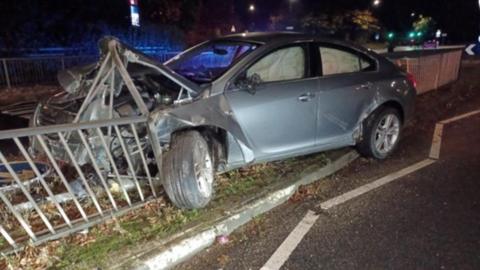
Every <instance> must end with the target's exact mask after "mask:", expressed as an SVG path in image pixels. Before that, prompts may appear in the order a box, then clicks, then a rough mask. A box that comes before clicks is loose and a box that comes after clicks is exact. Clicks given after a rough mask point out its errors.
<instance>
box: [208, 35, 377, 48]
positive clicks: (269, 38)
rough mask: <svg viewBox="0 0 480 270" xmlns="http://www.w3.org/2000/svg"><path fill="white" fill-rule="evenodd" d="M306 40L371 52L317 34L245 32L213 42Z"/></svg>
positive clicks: (285, 41)
mask: <svg viewBox="0 0 480 270" xmlns="http://www.w3.org/2000/svg"><path fill="white" fill-rule="evenodd" d="M304 40H313V41H316V42H325V43H331V44H337V45H342V46H347V47H352V48H356V49H357V50H360V51H370V50H367V49H366V48H364V47H361V46H358V45H357V44H354V43H351V42H348V41H344V40H338V39H332V38H328V37H324V36H321V35H315V34H307V33H300V32H245V33H240V34H233V35H226V36H222V37H218V38H216V39H214V40H213V41H244V42H252V43H259V44H262V45H268V44H271V43H278V42H281V43H293V42H295V41H304Z"/></svg>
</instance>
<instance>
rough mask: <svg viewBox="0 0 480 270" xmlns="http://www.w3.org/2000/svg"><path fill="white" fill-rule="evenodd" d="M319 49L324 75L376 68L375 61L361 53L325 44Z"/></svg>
mask: <svg viewBox="0 0 480 270" xmlns="http://www.w3.org/2000/svg"><path fill="white" fill-rule="evenodd" d="M319 51H320V57H321V59H322V63H321V65H322V74H323V75H324V76H326V75H335V74H346V73H354V72H361V71H372V70H375V63H374V62H373V61H372V60H370V59H368V58H367V57H362V56H360V55H359V54H356V53H353V52H350V51H347V50H342V49H339V48H331V47H325V46H320V47H319Z"/></svg>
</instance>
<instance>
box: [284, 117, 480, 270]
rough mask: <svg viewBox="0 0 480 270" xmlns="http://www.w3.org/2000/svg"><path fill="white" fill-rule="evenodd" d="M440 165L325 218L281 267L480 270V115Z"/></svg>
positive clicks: (453, 130) (453, 136)
mask: <svg viewBox="0 0 480 270" xmlns="http://www.w3.org/2000/svg"><path fill="white" fill-rule="evenodd" d="M444 134H445V135H444V138H443V143H442V152H441V159H440V161H439V162H437V163H434V164H433V165H431V166H429V167H426V168H424V169H422V170H420V171H417V172H415V173H413V174H411V175H409V176H406V177H403V178H400V179H398V180H396V181H395V182H393V183H390V184H387V185H385V186H383V187H381V188H379V189H377V190H375V191H372V192H371V193H368V194H366V195H364V196H360V197H358V198H356V199H353V200H351V201H349V202H347V203H345V204H344V205H341V206H338V207H336V208H334V209H332V210H331V211H329V212H327V213H328V214H329V215H330V216H328V217H320V218H319V219H318V221H317V222H316V223H315V225H314V226H313V228H312V229H311V230H310V231H309V233H308V234H307V235H306V236H305V238H304V239H303V241H302V242H301V244H300V245H299V246H298V247H297V248H296V249H295V251H294V252H293V253H292V255H291V256H290V258H289V259H288V260H287V262H286V263H285V264H284V266H283V267H282V269H480V196H479V194H480V135H479V134H480V117H479V116H476V117H472V118H470V119H466V120H462V121H460V122H458V123H455V124H451V125H449V126H447V128H446V129H445V133H444Z"/></svg>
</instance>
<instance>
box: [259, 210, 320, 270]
mask: <svg viewBox="0 0 480 270" xmlns="http://www.w3.org/2000/svg"><path fill="white" fill-rule="evenodd" d="M317 219H318V215H316V214H315V213H314V212H313V211H308V212H307V214H306V215H305V217H304V218H303V219H302V220H301V221H300V223H298V225H297V227H295V229H293V231H292V232H291V233H290V234H289V235H288V236H287V238H286V239H285V240H284V241H283V243H282V244H281V245H280V247H278V249H277V250H276V251H275V252H274V253H273V255H272V256H271V257H270V259H268V261H267V263H265V265H264V266H263V267H262V268H260V270H277V269H280V267H282V265H283V264H284V263H285V262H286V261H287V260H288V257H290V254H292V252H293V251H294V250H295V248H296V247H297V246H298V244H300V242H301V241H302V239H303V237H304V236H305V234H307V232H308V231H309V230H310V229H311V228H312V226H313V224H315V221H317Z"/></svg>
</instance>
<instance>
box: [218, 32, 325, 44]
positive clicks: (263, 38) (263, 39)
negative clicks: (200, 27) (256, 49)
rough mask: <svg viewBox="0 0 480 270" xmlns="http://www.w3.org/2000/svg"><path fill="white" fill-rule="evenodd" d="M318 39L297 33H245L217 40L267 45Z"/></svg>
mask: <svg viewBox="0 0 480 270" xmlns="http://www.w3.org/2000/svg"><path fill="white" fill-rule="evenodd" d="M313 38H318V36H314V35H310V34H303V33H298V32H245V33H241V34H233V35H227V36H222V37H220V38H217V40H244V41H252V42H256V43H263V44H265V43H269V42H272V41H278V40H282V41H289V40H291V41H295V40H298V39H313Z"/></svg>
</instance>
